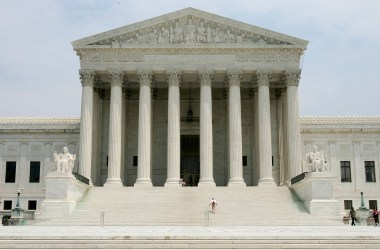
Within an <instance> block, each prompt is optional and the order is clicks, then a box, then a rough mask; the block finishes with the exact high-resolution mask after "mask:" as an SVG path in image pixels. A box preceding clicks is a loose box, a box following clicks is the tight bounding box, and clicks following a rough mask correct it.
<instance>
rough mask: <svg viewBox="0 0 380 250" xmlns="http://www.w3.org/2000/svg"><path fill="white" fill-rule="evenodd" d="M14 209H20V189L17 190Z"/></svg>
mask: <svg viewBox="0 0 380 250" xmlns="http://www.w3.org/2000/svg"><path fill="white" fill-rule="evenodd" d="M16 208H20V189H19V190H17V202H16Z"/></svg>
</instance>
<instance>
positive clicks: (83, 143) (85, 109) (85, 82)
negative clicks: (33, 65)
mask: <svg viewBox="0 0 380 250" xmlns="http://www.w3.org/2000/svg"><path fill="white" fill-rule="evenodd" d="M79 74H80V80H81V83H82V104H81V115H80V141H79V164H80V166H79V171H78V172H79V174H80V175H82V176H84V177H86V178H88V179H89V180H90V183H91V184H92V181H91V154H92V116H93V95H94V79H95V71H85V70H81V71H80V72H79Z"/></svg>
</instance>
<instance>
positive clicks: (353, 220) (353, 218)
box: [349, 207, 356, 226]
mask: <svg viewBox="0 0 380 250" xmlns="http://www.w3.org/2000/svg"><path fill="white" fill-rule="evenodd" d="M349 216H350V217H351V220H352V222H351V226H355V220H356V216H355V210H354V208H353V207H351V210H350V214H349Z"/></svg>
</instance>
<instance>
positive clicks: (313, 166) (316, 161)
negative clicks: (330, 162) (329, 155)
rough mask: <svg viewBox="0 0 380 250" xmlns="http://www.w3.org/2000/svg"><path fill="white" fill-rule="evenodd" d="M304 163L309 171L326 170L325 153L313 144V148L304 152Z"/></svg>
mask: <svg viewBox="0 0 380 250" xmlns="http://www.w3.org/2000/svg"><path fill="white" fill-rule="evenodd" d="M306 163H307V167H308V171H309V172H325V171H327V168H326V166H327V164H326V156H325V153H324V152H320V151H318V146H314V150H313V151H312V152H309V153H307V154H306Z"/></svg>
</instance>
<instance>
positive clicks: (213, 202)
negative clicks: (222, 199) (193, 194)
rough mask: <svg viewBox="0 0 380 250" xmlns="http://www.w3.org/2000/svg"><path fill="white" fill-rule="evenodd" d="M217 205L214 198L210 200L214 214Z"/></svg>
mask: <svg viewBox="0 0 380 250" xmlns="http://www.w3.org/2000/svg"><path fill="white" fill-rule="evenodd" d="M216 205H217V202H216V200H215V199H214V198H212V199H211V200H210V203H209V206H211V209H212V212H213V213H215V207H216Z"/></svg>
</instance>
